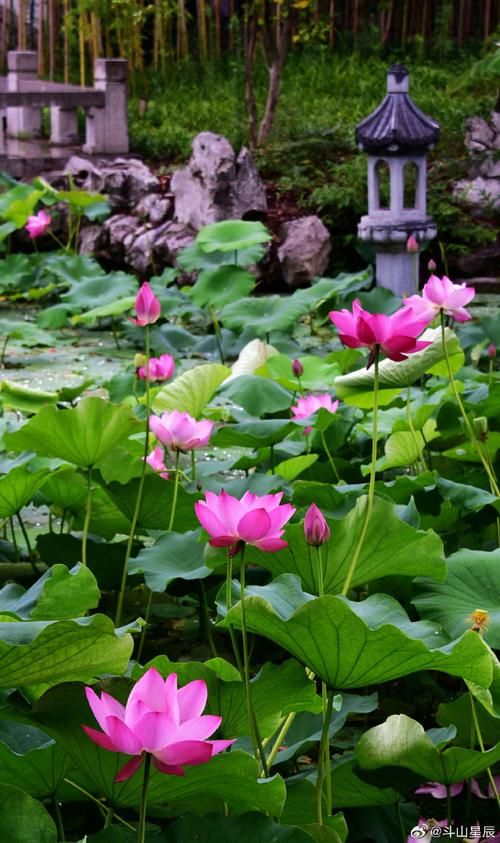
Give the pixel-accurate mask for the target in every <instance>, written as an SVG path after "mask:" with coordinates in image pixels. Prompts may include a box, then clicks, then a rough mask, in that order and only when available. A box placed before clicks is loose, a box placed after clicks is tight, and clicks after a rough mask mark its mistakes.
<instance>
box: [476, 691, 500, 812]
mask: <svg viewBox="0 0 500 843" xmlns="http://www.w3.org/2000/svg"><path fill="white" fill-rule="evenodd" d="M469 699H470V707H471V711H472V720H473V723H474V729H475V730H476V735H477V742H478V744H479V748H480V750H481V752H485V748H484V741H483V736H482V733H481V727H480V725H479V719H478V716H477V710H476V703H475V700H474V697H473V695H472V694H471V693H470V691H469ZM486 772H487V774H488V778H489V780H490V784H491V787H492V789H493V793H494V795H495V799H496V800H497V805H498V807H499V808H500V795H499V793H498V788H497V785H496V782H495V777H494V775H493V773H492V772H491V769H490V768H489V767H487V768H486Z"/></svg>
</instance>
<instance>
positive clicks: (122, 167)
mask: <svg viewBox="0 0 500 843" xmlns="http://www.w3.org/2000/svg"><path fill="white" fill-rule="evenodd" d="M64 172H65V173H66V174H68V173H71V174H72V175H73V176H74V179H75V183H76V184H77V185H78V187H80V188H81V189H82V190H89V191H93V192H96V193H103V194H104V195H105V196H106V197H107V198H108V201H109V203H110V205H111V207H112V208H113V210H133V209H134V208H135V206H136V205H138V203H139V202H140V201H141V199H143V197H144V196H146V195H147V194H149V193H158V192H159V189H160V182H159V180H158V179H157V178H156V176H155V175H154V174H153V173H152V172H151V170H150V169H149V167H146V165H145V164H143V163H142V161H139V159H137V158H116V159H115V160H114V161H97V162H95V163H94V162H93V161H89V160H88V159H87V158H82V157H81V156H78V155H74V156H73V157H72V158H70V159H69V161H68V163H67V164H66V167H65V169H64Z"/></svg>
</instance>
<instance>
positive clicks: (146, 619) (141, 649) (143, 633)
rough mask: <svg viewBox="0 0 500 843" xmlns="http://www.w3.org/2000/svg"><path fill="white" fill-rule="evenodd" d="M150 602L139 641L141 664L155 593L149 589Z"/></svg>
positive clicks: (138, 656) (147, 604)
mask: <svg viewBox="0 0 500 843" xmlns="http://www.w3.org/2000/svg"><path fill="white" fill-rule="evenodd" d="M148 592H149V593H148V602H147V603H146V611H145V612H144V626H143V627H142V630H141V637H140V639H139V646H138V647H137V661H138V662H140V661H141V658H142V651H143V650H144V644H145V642H146V634H147V631H148V626H149V618H150V617H151V608H152V605H153V592H152V591H151V589H149V588H148Z"/></svg>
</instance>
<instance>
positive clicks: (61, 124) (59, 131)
mask: <svg viewBox="0 0 500 843" xmlns="http://www.w3.org/2000/svg"><path fill="white" fill-rule="evenodd" d="M50 142H51V143H52V144H54V145H55V146H71V145H72V144H77V143H78V112H77V110H76V108H63V107H62V106H60V105H51V106H50Z"/></svg>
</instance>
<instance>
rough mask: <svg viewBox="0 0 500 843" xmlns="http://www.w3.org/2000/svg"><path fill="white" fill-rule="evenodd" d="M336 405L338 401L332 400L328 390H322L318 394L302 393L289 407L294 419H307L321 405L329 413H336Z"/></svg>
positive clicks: (319, 408)
mask: <svg viewBox="0 0 500 843" xmlns="http://www.w3.org/2000/svg"><path fill="white" fill-rule="evenodd" d="M338 406H339V402H338V401H334V400H333V399H332V396H331V395H329V394H328V392H322V393H321V394H320V395H304V396H303V397H302V398H299V399H298V400H297V403H296V404H294V405H293V407H291V408H290V409H291V411H292V413H293V417H294V419H308V418H309V416H312V415H314V413H317V412H318V410H321V408H322V407H323V408H324V409H325V410H328V412H329V413H336V412H337V409H338Z"/></svg>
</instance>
